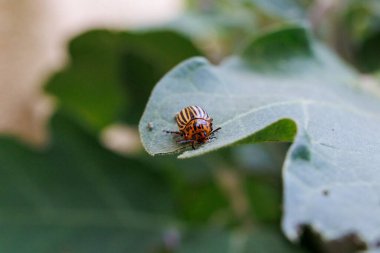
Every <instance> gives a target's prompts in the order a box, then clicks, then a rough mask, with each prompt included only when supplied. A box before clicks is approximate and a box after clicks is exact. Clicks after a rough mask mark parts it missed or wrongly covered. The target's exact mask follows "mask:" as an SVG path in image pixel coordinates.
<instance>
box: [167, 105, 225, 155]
mask: <svg viewBox="0 0 380 253" xmlns="http://www.w3.org/2000/svg"><path fill="white" fill-rule="evenodd" d="M175 120H176V122H177V125H178V129H179V131H166V130H165V132H166V133H171V134H175V135H178V136H181V137H183V139H181V140H178V141H177V143H191V146H192V148H193V149H195V146H194V145H195V144H196V143H199V144H203V143H205V142H207V141H208V140H210V139H213V138H215V137H213V134H214V133H215V132H216V131H218V130H219V129H221V128H220V127H218V128H217V129H215V130H213V129H212V118H211V117H210V116H209V115H208V114H207V112H206V111H205V110H203V109H202V108H201V107H199V106H196V105H192V106H187V107H185V108H183V109H182V110H181V111H180V112H179V113H177V115H176V117H175Z"/></svg>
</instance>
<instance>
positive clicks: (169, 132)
mask: <svg viewBox="0 0 380 253" xmlns="http://www.w3.org/2000/svg"><path fill="white" fill-rule="evenodd" d="M163 132H164V133H167V134H177V135H181V136H182V133H181V132H178V131H168V130H163Z"/></svg>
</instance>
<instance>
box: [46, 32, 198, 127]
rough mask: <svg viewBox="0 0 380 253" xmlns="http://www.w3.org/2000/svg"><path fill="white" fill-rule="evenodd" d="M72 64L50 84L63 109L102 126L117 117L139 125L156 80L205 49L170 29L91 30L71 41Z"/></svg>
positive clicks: (90, 122) (49, 88)
mask: <svg viewBox="0 0 380 253" xmlns="http://www.w3.org/2000/svg"><path fill="white" fill-rule="evenodd" d="M70 55H71V57H72V59H71V62H70V65H69V66H68V67H67V68H66V69H65V70H64V71H62V72H60V73H58V74H57V75H56V76H54V77H53V79H52V80H51V81H50V82H49V84H48V85H47V91H48V92H50V93H51V94H53V95H55V96H56V97H57V98H58V100H59V103H60V106H61V107H62V109H63V110H65V111H68V112H69V113H70V114H72V115H74V116H76V118H77V119H79V120H81V121H82V122H83V123H84V124H85V125H86V126H88V127H89V128H90V129H92V130H96V131H99V130H101V129H102V128H103V127H105V126H107V125H108V124H110V123H113V122H115V121H116V120H123V121H126V122H128V123H131V124H137V122H138V120H139V118H140V116H141V114H142V112H143V109H144V105H145V103H146V101H147V99H148V97H149V94H150V91H151V89H152V87H153V85H154V84H155V83H156V82H157V81H158V80H159V78H160V77H161V76H162V75H163V74H164V73H165V72H167V71H168V70H170V68H172V67H173V66H174V65H175V64H177V63H178V62H180V61H182V60H183V59H186V58H188V57H190V56H194V55H200V53H199V51H198V50H197V49H196V48H195V47H194V46H193V45H192V44H191V42H189V40H188V39H186V38H185V37H182V36H180V35H179V34H177V33H174V32H170V31H151V32H145V33H137V32H136V33H127V32H110V31H91V32H88V33H86V34H84V35H81V36H79V37H78V38H76V39H75V40H73V41H72V42H71V44H70Z"/></svg>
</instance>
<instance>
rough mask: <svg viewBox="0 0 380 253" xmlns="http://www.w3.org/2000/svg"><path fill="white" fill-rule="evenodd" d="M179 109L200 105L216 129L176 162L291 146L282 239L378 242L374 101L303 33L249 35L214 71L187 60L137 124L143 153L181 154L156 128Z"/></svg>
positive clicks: (378, 121)
mask: <svg viewBox="0 0 380 253" xmlns="http://www.w3.org/2000/svg"><path fill="white" fill-rule="evenodd" d="M187 105H199V106H201V107H203V108H204V109H205V110H206V111H208V113H209V114H210V115H211V117H213V118H214V125H215V126H216V127H222V130H220V131H219V132H218V133H217V134H216V137H217V138H216V139H213V140H212V141H211V142H210V143H207V144H205V145H202V146H200V147H198V148H197V149H196V150H189V151H186V152H184V153H183V154H181V155H180V156H179V157H180V158H189V157H194V156H197V155H202V154H204V153H206V152H210V151H213V150H217V149H220V148H222V147H225V146H228V145H232V144H234V143H240V142H241V143H244V142H263V141H276V140H277V141H293V145H292V146H291V148H290V149H289V151H288V154H287V157H286V160H285V163H284V168H283V170H284V172H283V173H284V186H285V193H284V194H285V197H284V201H285V203H284V218H283V229H284V231H285V233H286V235H287V236H288V237H289V238H290V239H292V240H296V239H297V238H298V237H299V236H300V233H301V232H302V230H300V227H301V226H302V225H306V224H307V225H310V226H311V227H312V229H313V230H314V231H316V232H318V233H320V234H321V235H322V238H324V239H325V240H333V239H337V238H340V237H343V236H345V235H347V234H351V233H356V234H357V235H358V237H359V238H360V239H361V240H363V241H364V242H366V243H367V246H368V247H369V248H374V247H375V245H378V242H379V240H380V231H379V227H380V215H379V213H380V204H379V203H380V200H379V196H380V183H379V182H380V170H379V169H378V168H379V166H380V155H378V154H379V152H380V143H379V140H380V132H379V125H380V114H379V110H380V102H379V100H378V99H377V98H375V97H373V96H372V95H371V94H367V93H366V92H365V91H364V90H362V89H361V88H360V87H359V85H358V83H357V80H356V74H355V73H354V71H352V70H351V69H349V68H348V67H347V66H346V65H344V64H343V63H342V62H340V61H339V60H338V59H337V58H336V57H334V55H333V53H331V52H330V51H328V50H327V49H326V48H324V47H323V46H322V45H320V44H319V43H318V42H316V41H314V40H312V39H311V38H309V36H308V34H307V31H305V30H304V29H303V28H297V27H295V28H287V29H283V30H278V31H273V32H272V33H269V34H267V35H266V36H263V37H260V38H257V39H256V40H255V41H253V43H251V44H250V45H249V46H248V47H247V48H246V49H245V50H244V51H243V52H242V54H241V55H240V56H237V57H233V58H231V59H229V60H227V61H225V62H224V63H223V64H221V65H220V66H213V65H211V64H209V63H208V62H207V61H206V60H205V59H202V58H193V59H190V60H188V61H186V62H184V63H182V64H181V65H179V66H178V67H177V68H175V69H174V70H173V71H171V72H170V73H169V74H167V75H166V76H165V77H164V78H163V79H162V80H161V81H160V82H159V83H158V84H157V86H156V87H155V89H154V90H153V94H152V96H151V98H150V100H149V102H148V104H147V106H146V109H145V112H144V115H143V117H142V119H141V121H140V126H139V128H140V134H141V139H142V141H143V144H144V147H145V149H146V150H147V151H148V153H150V154H152V155H155V154H168V153H173V152H176V151H178V150H179V149H181V148H183V146H180V145H178V144H176V142H175V140H174V139H173V137H172V136H170V135H166V134H164V133H163V132H162V130H164V129H168V130H176V129H177V126H176V123H175V121H174V115H175V114H176V112H178V111H179V110H181V109H182V108H183V107H184V106H187ZM149 122H151V123H153V124H154V126H155V127H154V129H148V128H147V124H148V123H149Z"/></svg>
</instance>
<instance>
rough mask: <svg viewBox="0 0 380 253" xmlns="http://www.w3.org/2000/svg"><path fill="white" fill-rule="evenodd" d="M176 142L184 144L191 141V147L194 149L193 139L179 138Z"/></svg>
mask: <svg viewBox="0 0 380 253" xmlns="http://www.w3.org/2000/svg"><path fill="white" fill-rule="evenodd" d="M177 143H179V144H184V143H191V147H192V148H193V149H195V145H194V144H195V141H194V140H179V141H177Z"/></svg>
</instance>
